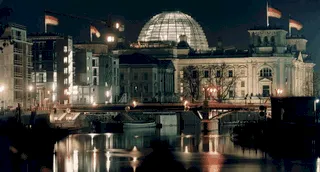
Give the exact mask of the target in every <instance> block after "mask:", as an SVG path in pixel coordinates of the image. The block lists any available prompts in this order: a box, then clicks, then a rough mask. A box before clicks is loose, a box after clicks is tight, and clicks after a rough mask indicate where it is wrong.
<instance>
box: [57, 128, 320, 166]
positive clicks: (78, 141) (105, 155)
mask: <svg viewBox="0 0 320 172" xmlns="http://www.w3.org/2000/svg"><path fill="white" fill-rule="evenodd" d="M229 132H230V128H228V127H222V128H221V130H220V132H213V133H210V134H207V135H204V134H202V133H201V132H200V127H199V126H198V125H186V126H185V128H184V129H183V130H182V131H180V129H179V128H178V127H176V126H164V127H163V128H162V129H135V130H126V131H125V132H124V133H123V134H112V133H104V134H77V135H70V136H69V137H68V138H66V139H64V140H62V141H60V142H59V143H57V144H56V145H55V149H56V152H57V153H56V155H54V169H53V171H58V172H75V171H79V172H80V171H81V172H102V171H104V172H105V171H107V172H109V171H110V172H118V171H128V172H129V171H135V169H136V168H137V166H139V163H141V158H142V157H143V156H145V155H147V154H149V153H150V152H151V151H152V149H151V148H150V143H151V141H152V140H153V139H155V138H157V139H161V140H165V141H167V142H168V143H169V144H170V146H171V150H172V152H173V154H174V155H175V157H176V159H177V160H178V161H180V162H181V163H183V165H184V167H185V168H186V169H188V168H190V167H197V168H198V169H200V170H201V171H203V172H220V171H231V172H233V171H239V172H240V171H241V172H242V171H243V172H256V171H257V172H259V171H266V172H269V171H283V172H285V171H293V172H299V171H317V172H318V171H319V172H320V167H319V165H320V159H315V158H310V159H272V158H271V157H270V156H269V155H268V153H265V152H262V151H260V150H255V149H244V148H242V147H240V146H237V145H234V144H233V142H232V141H231V140H230V136H229ZM218 133H220V134H218ZM297 137H298V136H297ZM296 149H299V148H298V147H297V148H296ZM293 151H294V150H293ZM158 165H159V166H162V165H165V164H162V163H161V161H160V162H159V163H158ZM155 168H157V167H155Z"/></svg>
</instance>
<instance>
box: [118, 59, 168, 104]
mask: <svg viewBox="0 0 320 172" xmlns="http://www.w3.org/2000/svg"><path fill="white" fill-rule="evenodd" d="M119 59H120V95H121V96H122V98H123V99H126V100H124V101H123V102H130V101H132V100H137V101H139V102H172V101H173V95H174V66H173V64H172V62H171V61H170V60H158V59H156V58H154V57H151V56H147V55H144V54H138V53H135V54H132V55H121V56H119ZM125 96H126V98H125Z"/></svg>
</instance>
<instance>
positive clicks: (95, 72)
mask: <svg viewBox="0 0 320 172" xmlns="http://www.w3.org/2000/svg"><path fill="white" fill-rule="evenodd" d="M93 76H98V70H97V68H94V69H93Z"/></svg>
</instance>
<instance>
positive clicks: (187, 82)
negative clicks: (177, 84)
mask: <svg viewBox="0 0 320 172" xmlns="http://www.w3.org/2000/svg"><path fill="white" fill-rule="evenodd" d="M182 71H183V77H182V78H181V83H182V89H183V90H181V93H182V96H183V97H190V98H191V101H192V102H194V101H195V100H198V99H199V96H200V82H201V76H200V72H199V68H198V67H196V66H186V67H184V68H183V70H182Z"/></svg>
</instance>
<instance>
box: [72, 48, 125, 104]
mask: <svg viewBox="0 0 320 172" xmlns="http://www.w3.org/2000/svg"><path fill="white" fill-rule="evenodd" d="M75 48H76V49H78V50H77V51H80V52H81V51H82V52H86V53H87V55H85V56H86V57H85V56H83V55H82V56H81V53H77V55H76V57H75V59H76V63H75V70H76V78H77V77H78V75H79V74H80V75H83V76H84V75H85V76H86V79H87V81H86V82H87V83H85V82H84V81H83V82H81V83H76V85H75V86H74V89H73V92H76V93H78V94H77V95H75V96H74V98H73V99H74V100H75V101H78V100H79V96H87V97H89V99H87V98H86V101H85V103H90V104H108V103H115V102H117V101H118V100H119V59H118V58H117V57H116V56H112V55H111V54H110V53H109V52H108V45H106V44H101V43H97V44H95V43H84V44H76V45H75ZM88 53H91V55H88ZM85 59H87V60H85ZM84 61H86V63H84ZM78 71H82V72H81V73H78ZM83 76H82V77H81V78H82V79H83V80H85V78H84V77H83ZM84 83H85V85H83V84H84ZM81 103H82V102H79V101H78V104H81Z"/></svg>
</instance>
